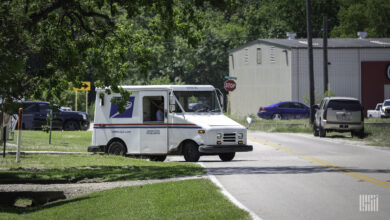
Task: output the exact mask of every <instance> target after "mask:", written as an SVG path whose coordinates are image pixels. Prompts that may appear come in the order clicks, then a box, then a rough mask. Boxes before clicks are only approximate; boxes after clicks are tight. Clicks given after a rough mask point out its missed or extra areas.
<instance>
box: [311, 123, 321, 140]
mask: <svg viewBox="0 0 390 220" xmlns="http://www.w3.org/2000/svg"><path fill="white" fill-rule="evenodd" d="M313 135H314V136H315V137H318V136H319V135H320V132H319V131H318V127H317V126H316V123H315V122H314V123H313Z"/></svg>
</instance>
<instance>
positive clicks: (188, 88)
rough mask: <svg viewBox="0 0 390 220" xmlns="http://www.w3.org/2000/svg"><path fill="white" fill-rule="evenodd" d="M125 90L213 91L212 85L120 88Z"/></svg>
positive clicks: (125, 86)
mask: <svg viewBox="0 0 390 220" xmlns="http://www.w3.org/2000/svg"><path fill="white" fill-rule="evenodd" d="M120 87H122V88H123V89H125V90H132V91H139V90H173V91H212V90H214V86H212V85H147V86H131V85H123V86H120ZM105 89H109V88H96V91H102V90H105Z"/></svg>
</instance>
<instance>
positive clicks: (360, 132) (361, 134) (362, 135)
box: [357, 128, 364, 138]
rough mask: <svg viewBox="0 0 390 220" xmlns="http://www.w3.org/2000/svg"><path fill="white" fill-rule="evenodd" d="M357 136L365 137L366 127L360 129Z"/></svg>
mask: <svg viewBox="0 0 390 220" xmlns="http://www.w3.org/2000/svg"><path fill="white" fill-rule="evenodd" d="M357 136H358V137H359V138H364V128H362V129H361V130H359V131H358V133H357Z"/></svg>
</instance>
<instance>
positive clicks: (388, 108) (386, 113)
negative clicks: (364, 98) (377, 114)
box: [381, 99, 390, 118]
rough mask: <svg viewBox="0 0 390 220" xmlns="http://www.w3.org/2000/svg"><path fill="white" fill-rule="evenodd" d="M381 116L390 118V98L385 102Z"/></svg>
mask: <svg viewBox="0 0 390 220" xmlns="http://www.w3.org/2000/svg"><path fill="white" fill-rule="evenodd" d="M381 118H390V99H386V100H385V101H384V102H383V105H382V108H381Z"/></svg>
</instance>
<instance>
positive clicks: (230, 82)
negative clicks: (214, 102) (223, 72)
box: [223, 76, 237, 114]
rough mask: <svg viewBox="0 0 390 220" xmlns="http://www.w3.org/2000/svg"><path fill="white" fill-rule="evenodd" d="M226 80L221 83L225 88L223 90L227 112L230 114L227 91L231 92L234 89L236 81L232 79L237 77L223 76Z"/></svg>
mask: <svg viewBox="0 0 390 220" xmlns="http://www.w3.org/2000/svg"><path fill="white" fill-rule="evenodd" d="M225 78H226V79H228V80H226V81H225V83H224V84H223V87H224V88H225V90H226V91H227V93H228V94H227V100H228V102H227V109H226V110H227V112H228V113H229V114H230V93H229V92H233V91H234V90H235V89H236V85H237V84H236V82H235V81H234V80H233V79H237V78H236V77H229V76H228V77H226V76H225Z"/></svg>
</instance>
